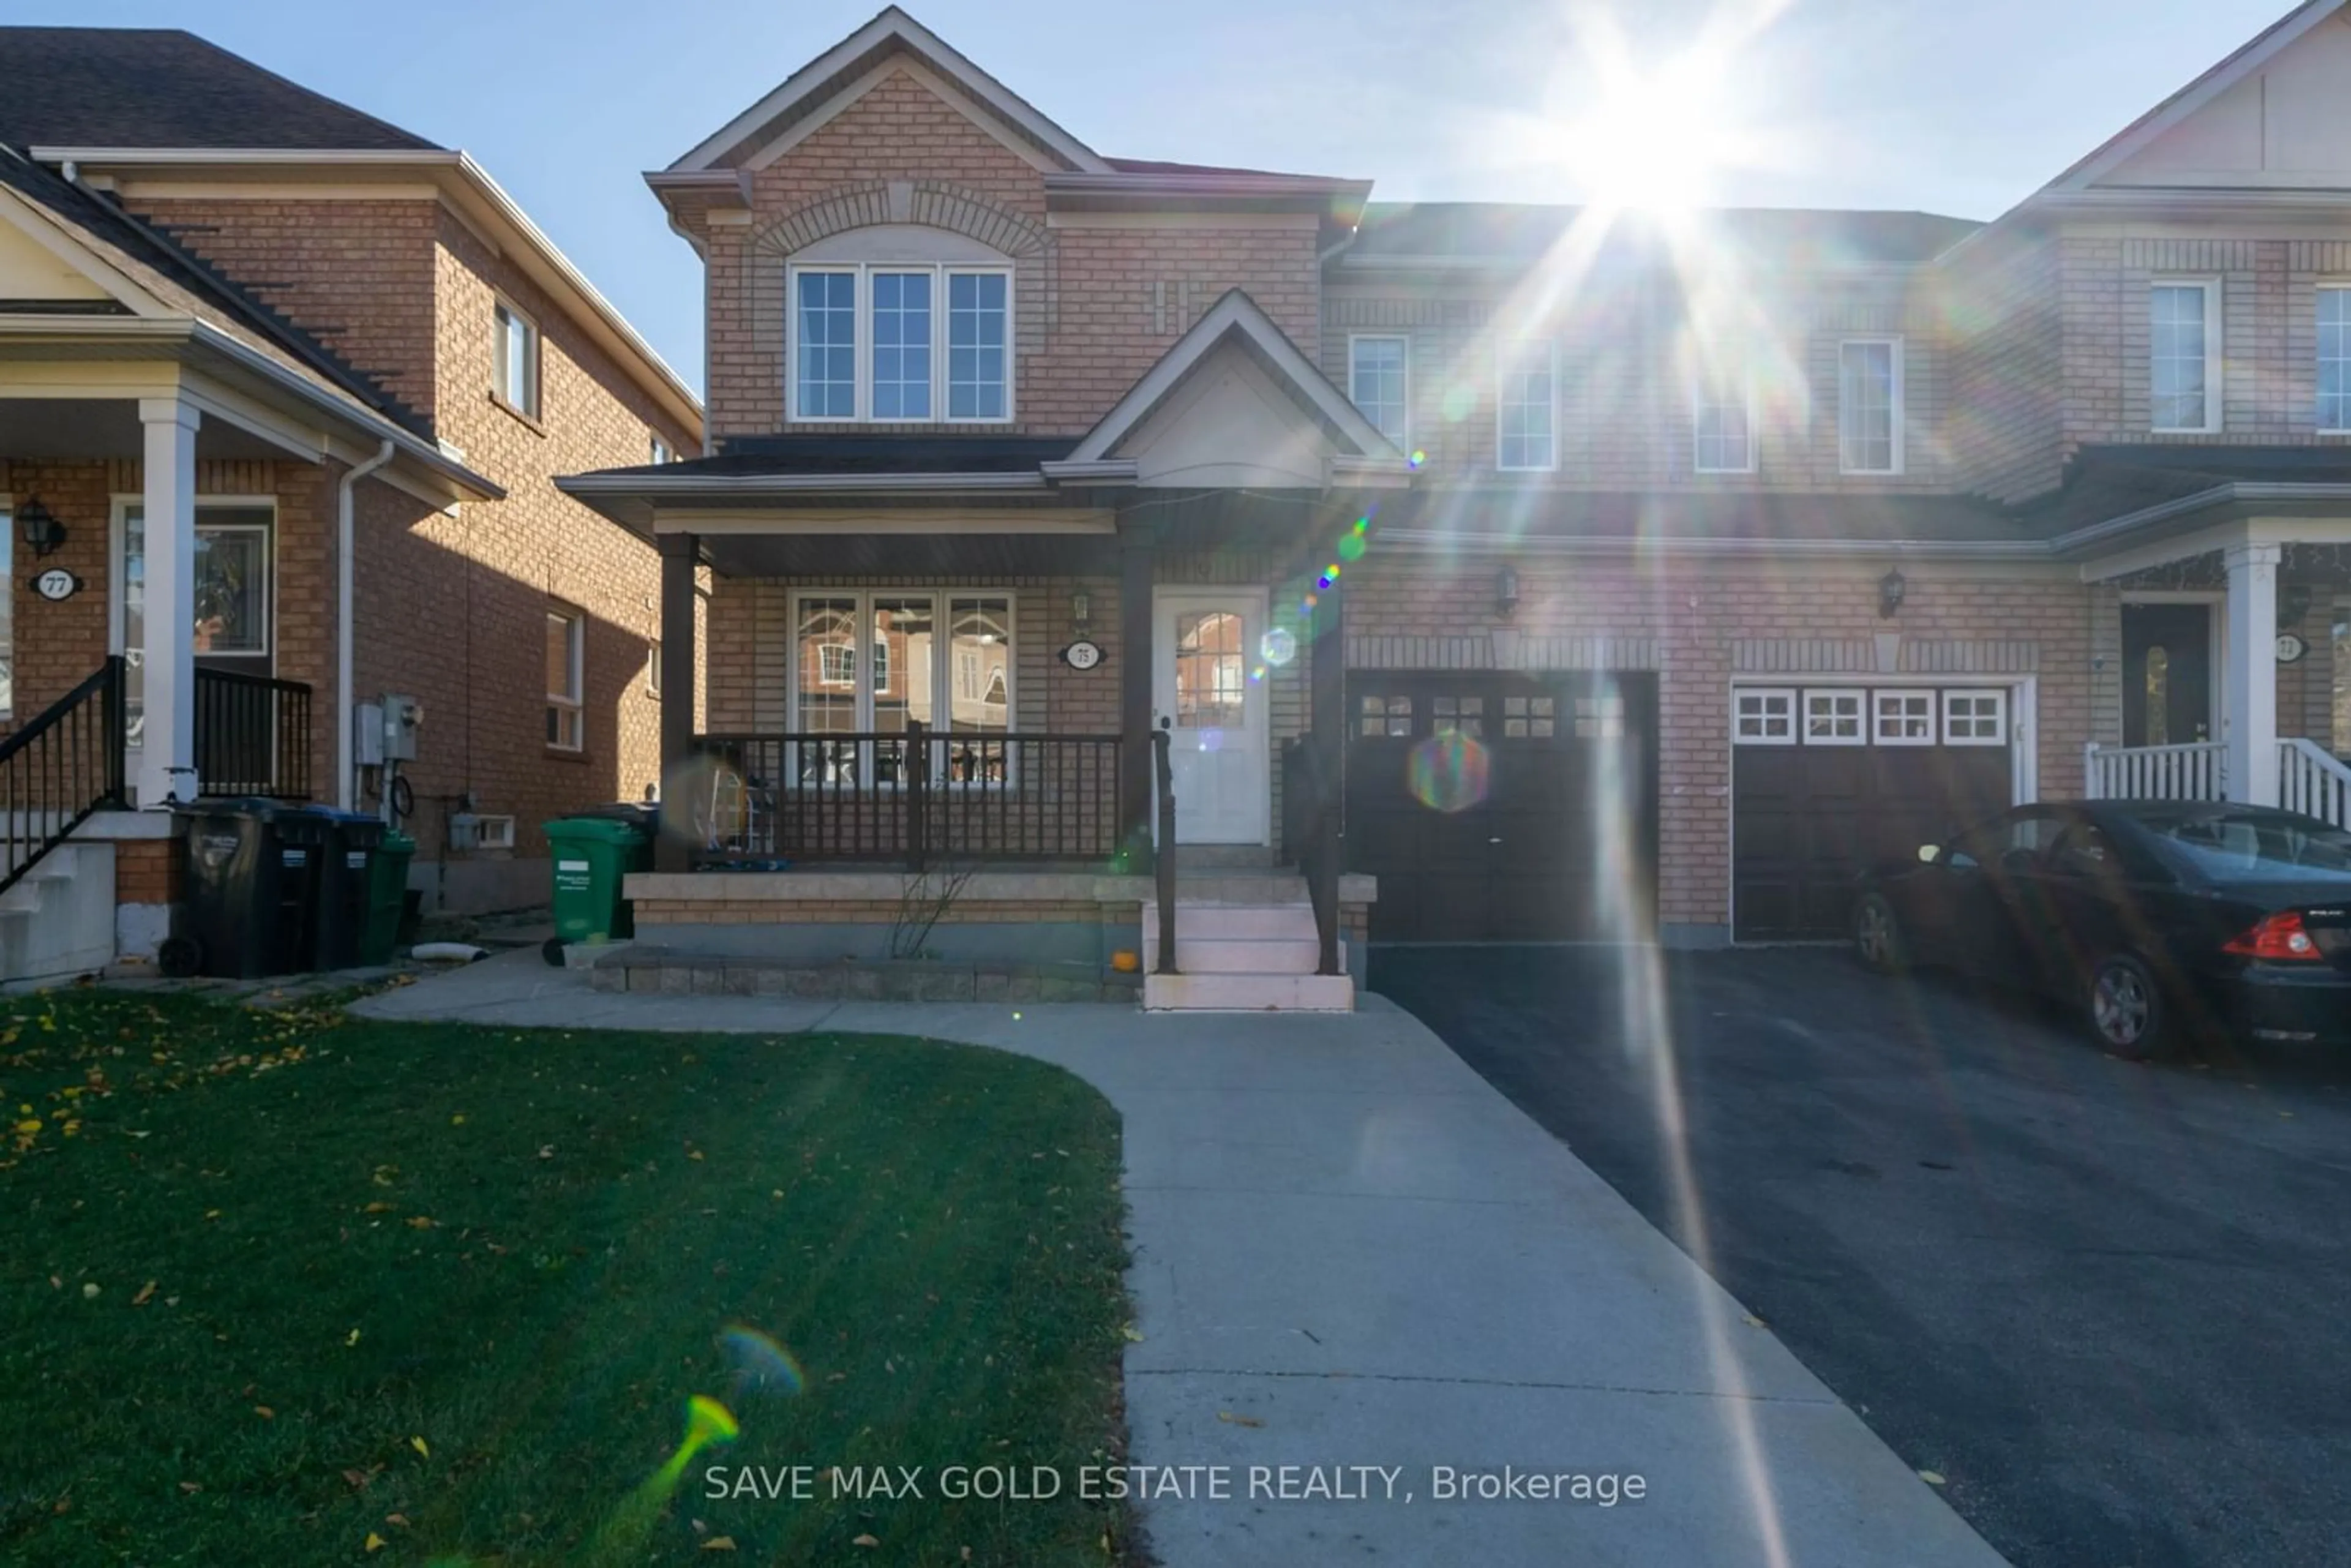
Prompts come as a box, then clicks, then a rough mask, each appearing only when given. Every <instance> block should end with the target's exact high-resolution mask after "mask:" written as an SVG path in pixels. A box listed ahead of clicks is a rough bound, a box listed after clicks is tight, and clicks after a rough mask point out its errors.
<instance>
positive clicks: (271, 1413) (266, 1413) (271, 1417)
mask: <svg viewBox="0 0 2351 1568" xmlns="http://www.w3.org/2000/svg"><path fill="white" fill-rule="evenodd" d="M253 1413H254V1414H255V1415H256V1416H260V1417H261V1418H262V1419H263V1420H265V1421H275V1420H277V1411H275V1410H272V1409H271V1408H270V1407H269V1406H266V1405H256V1406H254V1407H253Z"/></svg>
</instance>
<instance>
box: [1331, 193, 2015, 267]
mask: <svg viewBox="0 0 2351 1568" xmlns="http://www.w3.org/2000/svg"><path fill="white" fill-rule="evenodd" d="M1584 211H1585V209H1583V208H1582V207H1573V206H1552V205H1537V204H1528V203H1518V202H1372V203H1369V204H1366V205H1365V207H1364V221H1363V224H1362V226H1361V227H1360V228H1358V229H1357V231H1356V234H1355V239H1354V242H1353V245H1351V246H1349V247H1348V255H1350V256H1363V257H1366V258H1369V257H1395V258H1404V257H1448V258H1460V259H1468V260H1495V261H1505V262H1510V261H1521V262H1532V261H1535V260H1538V259H1540V258H1541V256H1544V255H1546V254H1548V253H1549V252H1550V251H1551V250H1552V247H1553V246H1557V245H1558V244H1559V243H1560V242H1561V240H1562V239H1563V238H1564V237H1565V236H1566V235H1567V233H1568V231H1569V230H1570V228H1572V227H1573V225H1574V224H1575V222H1576V220H1577V219H1578V218H1580V217H1581V216H1582V215H1583V213H1584ZM1695 222H1696V223H1697V224H1698V225H1701V226H1702V227H1704V228H1705V229H1707V230H1709V231H1710V232H1711V233H1712V234H1713V235H1716V236H1717V237H1719V239H1721V240H1724V241H1726V242H1728V243H1729V244H1731V245H1733V246H1737V247H1738V248H1740V249H1741V250H1745V251H1749V252H1750V253H1758V254H1766V255H1771V256H1782V257H1786V258H1788V259H1792V260H1804V261H1812V262H1814V263H1817V264H1819V265H1823V266H1842V267H1854V266H1868V265H1873V264H1875V265H1887V264H1892V265H1909V264H1914V263H1917V262H1923V261H1929V260H1932V259H1933V258H1934V257H1935V256H1939V255H1941V254H1942V253H1943V252H1944V251H1945V250H1948V249H1949V248H1950V247H1951V246H1954V245H1956V244H1958V243H1959V241H1960V240H1962V239H1964V238H1966V237H1967V236H1968V235H1970V234H1972V233H1974V232H1975V231H1976V229H1977V228H1979V227H1980V226H1981V225H1978V224H1976V223H1973V222H1971V221H1970V220H1969V219H1966V218H1949V217H1944V216H1942V215H1940V214H1936V213H1915V212H1875V211H1835V210H1828V209H1816V208H1802V207H1717V208H1709V209H1707V210H1705V211H1702V212H1700V213H1698V214H1695ZM1610 237H1611V241H1612V243H1614V244H1619V245H1624V246H1640V245H1642V244H1644V243H1645V240H1646V243H1650V244H1658V243H1663V242H1662V240H1661V239H1659V238H1656V237H1653V236H1646V235H1645V231H1644V227H1643V224H1642V221H1641V220H1638V219H1632V220H1626V221H1625V222H1623V223H1621V224H1619V225H1617V226H1616V228H1615V229H1614V230H1613V231H1612V234H1611V236H1610Z"/></svg>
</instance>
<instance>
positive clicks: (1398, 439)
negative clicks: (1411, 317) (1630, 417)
mask: <svg viewBox="0 0 2351 1568" xmlns="http://www.w3.org/2000/svg"><path fill="white" fill-rule="evenodd" d="M1358 343H1394V344H1395V345H1397V346H1398V347H1400V348H1401V349H1403V350H1404V386H1403V389H1402V392H1401V393H1400V395H1401V396H1402V397H1403V399H1404V429H1403V432H1402V433H1401V434H1397V435H1395V436H1394V437H1392V438H1391V439H1393V440H1394V441H1395V447H1396V450H1397V451H1399V452H1405V453H1409V452H1410V451H1411V450H1412V336H1411V334H1410V333H1407V332H1350V333H1348V334H1347V401H1348V402H1355V345H1356V344H1358ZM1558 401H1559V400H1558V392H1557V389H1556V386H1554V389H1553V392H1552V402H1558ZM1363 408H1364V405H1363V404H1362V403H1359V402H1356V403H1355V410H1356V412H1357V413H1363ZM1364 418H1365V419H1371V418H1372V416H1371V415H1370V414H1368V413H1364ZM1372 423H1373V425H1374V428H1376V427H1377V426H1378V424H1379V421H1377V420H1375V419H1374V420H1372ZM1383 434H1384V433H1383ZM1552 444H1553V445H1554V446H1556V445H1557V444H1558V433H1557V432H1556V431H1554V432H1553V433H1552ZM1494 451H1495V455H1496V457H1497V458H1499V456H1500V455H1501V436H1500V433H1499V428H1498V429H1497V432H1496V435H1495V444H1494Z"/></svg>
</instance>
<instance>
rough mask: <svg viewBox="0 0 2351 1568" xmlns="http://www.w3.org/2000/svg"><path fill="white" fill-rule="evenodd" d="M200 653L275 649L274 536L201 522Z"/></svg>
mask: <svg viewBox="0 0 2351 1568" xmlns="http://www.w3.org/2000/svg"><path fill="white" fill-rule="evenodd" d="M195 577H196V624H195V637H196V653H198V655H199V656H202V655H205V654H218V653H265V654H266V653H268V652H269V536H268V534H267V532H266V531H265V530H264V529H261V528H205V527H204V526H203V525H201V524H199V525H198V526H197V528H196V572H195Z"/></svg>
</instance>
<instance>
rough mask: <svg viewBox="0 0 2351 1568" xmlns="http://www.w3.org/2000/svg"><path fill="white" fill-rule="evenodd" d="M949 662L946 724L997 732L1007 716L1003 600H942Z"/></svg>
mask: <svg viewBox="0 0 2351 1568" xmlns="http://www.w3.org/2000/svg"><path fill="white" fill-rule="evenodd" d="M947 609H948V617H949V625H950V628H951V630H952V634H953V638H954V641H953V643H952V646H951V649H950V657H951V658H952V660H953V662H954V672H953V674H952V677H951V678H952V679H953V680H954V682H955V695H954V696H953V698H952V703H953V706H952V710H951V713H950V721H951V723H950V727H952V728H955V729H957V730H967V731H972V732H975V733H978V734H983V735H1002V734H1005V733H1006V732H1007V731H1008V730H1009V729H1010V728H1011V719H1012V606H1011V604H1010V602H1009V601H1007V600H1003V599H993V598H986V599H960V598H958V599H952V600H949V601H947Z"/></svg>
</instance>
